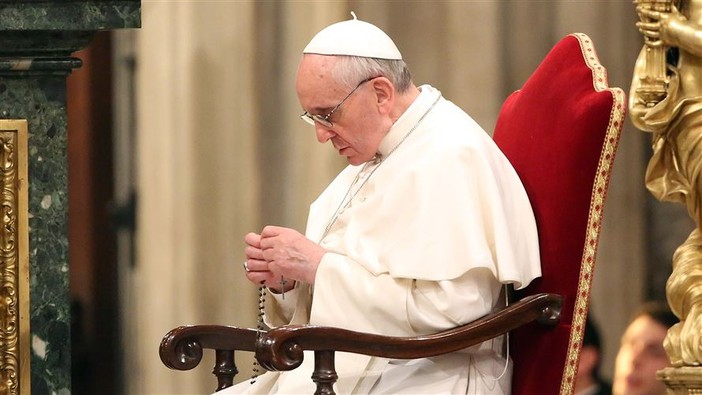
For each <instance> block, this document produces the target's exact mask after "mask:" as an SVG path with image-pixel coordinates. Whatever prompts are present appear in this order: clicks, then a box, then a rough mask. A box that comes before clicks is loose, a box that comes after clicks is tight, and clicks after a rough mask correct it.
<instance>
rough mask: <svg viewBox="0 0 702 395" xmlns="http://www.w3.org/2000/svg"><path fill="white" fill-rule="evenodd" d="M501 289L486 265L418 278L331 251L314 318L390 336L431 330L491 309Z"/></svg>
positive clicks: (319, 275)
mask: <svg viewBox="0 0 702 395" xmlns="http://www.w3.org/2000/svg"><path fill="white" fill-rule="evenodd" d="M500 289H501V286H500V284H499V282H497V280H496V279H495V278H494V276H493V275H492V273H491V272H490V271H489V270H486V269H475V270H471V271H469V272H467V273H466V274H464V275H463V276H461V277H458V278H456V279H453V280H441V281H422V280H420V281H417V280H412V279H406V278H393V277H391V276H390V275H389V274H380V275H374V274H372V273H370V272H369V271H367V270H366V269H365V268H363V266H361V265H359V264H357V263H354V262H353V261H351V260H349V259H348V258H347V257H345V256H342V255H339V254H333V253H327V254H326V255H325V256H324V258H323V259H322V263H321V264H320V265H319V269H318V270H317V278H316V280H315V290H314V303H313V306H312V312H311V317H312V321H311V323H312V324H317V325H329V326H337V327H342V328H347V329H353V330H360V331H368V332H372V333H379V334H384V335H391V336H413V335H417V334H428V333H432V332H436V331H440V330H443V329H449V328H452V327H455V326H457V325H461V324H464V323H467V322H470V321H472V320H474V319H476V318H479V317H481V316H483V315H485V314H487V313H489V312H490V311H491V309H492V308H493V306H494V304H495V301H496V298H498V297H499V294H500Z"/></svg>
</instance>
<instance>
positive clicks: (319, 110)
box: [303, 106, 334, 115]
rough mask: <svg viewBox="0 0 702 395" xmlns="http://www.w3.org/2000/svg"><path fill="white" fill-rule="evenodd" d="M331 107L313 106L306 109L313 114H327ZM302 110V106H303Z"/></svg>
mask: <svg viewBox="0 0 702 395" xmlns="http://www.w3.org/2000/svg"><path fill="white" fill-rule="evenodd" d="M332 108H334V107H333V106H332V107H313V108H310V109H309V110H307V113H308V114H315V115H327V114H329V112H330V111H331V110H332ZM303 110H304V108H303Z"/></svg>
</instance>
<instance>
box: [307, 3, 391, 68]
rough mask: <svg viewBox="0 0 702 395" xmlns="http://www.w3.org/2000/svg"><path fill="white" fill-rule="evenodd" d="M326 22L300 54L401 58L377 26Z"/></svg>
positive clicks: (387, 37)
mask: <svg viewBox="0 0 702 395" xmlns="http://www.w3.org/2000/svg"><path fill="white" fill-rule="evenodd" d="M351 15H352V16H353V19H351V20H348V21H343V22H338V23H335V24H333V25H329V26H327V27H326V28H324V29H323V30H322V31H320V32H319V33H317V35H315V36H314V37H313V38H312V41H310V43H309V44H307V46H306V47H305V49H304V50H303V51H302V53H313V54H320V55H349V56H360V57H364V58H379V59H392V60H401V59H402V54H400V51H399V50H398V49H397V47H396V46H395V43H394V42H393V41H392V39H391V38H390V37H389V36H388V35H387V34H385V32H384V31H382V30H380V29H379V28H378V27H377V26H375V25H372V24H370V23H368V22H363V21H359V20H358V19H356V14H354V13H353V12H352V13H351Z"/></svg>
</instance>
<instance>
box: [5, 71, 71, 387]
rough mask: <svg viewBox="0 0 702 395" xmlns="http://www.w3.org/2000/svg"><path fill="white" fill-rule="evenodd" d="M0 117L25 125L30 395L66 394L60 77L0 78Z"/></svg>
mask: <svg viewBox="0 0 702 395" xmlns="http://www.w3.org/2000/svg"><path fill="white" fill-rule="evenodd" d="M0 118H4V119H27V120H28V121H29V150H28V151H29V228H30V231H29V262H30V330H31V348H32V362H31V370H32V394H51V393H58V394H67V393H70V387H71V380H70V372H71V370H70V368H71V356H70V351H71V349H70V331H69V328H70V297H69V276H68V270H69V266H68V232H67V229H68V227H67V219H68V201H67V198H68V196H67V190H68V166H67V157H66V148H67V136H66V81H65V77H64V76H43V77H34V78H7V77H0Z"/></svg>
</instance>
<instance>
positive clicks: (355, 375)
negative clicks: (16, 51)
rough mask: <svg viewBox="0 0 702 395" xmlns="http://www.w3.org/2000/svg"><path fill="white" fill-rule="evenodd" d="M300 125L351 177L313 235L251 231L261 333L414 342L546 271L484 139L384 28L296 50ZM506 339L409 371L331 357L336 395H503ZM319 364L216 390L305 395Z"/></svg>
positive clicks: (339, 34)
mask: <svg viewBox="0 0 702 395" xmlns="http://www.w3.org/2000/svg"><path fill="white" fill-rule="evenodd" d="M303 52H304V55H303V57H302V60H301V62H300V65H299V69H298V73H297V82H296V89H297V94H298V98H299V100H300V104H301V105H302V108H303V110H304V113H303V114H302V119H303V120H305V121H307V122H308V123H310V124H312V125H314V128H315V132H316V135H317V139H318V140H319V142H320V143H326V142H330V143H331V144H332V145H333V146H334V149H336V150H337V151H338V153H339V155H341V156H343V157H345V158H346V160H347V161H348V163H349V166H348V167H347V168H346V169H345V170H343V171H342V172H341V173H340V174H339V175H338V176H337V178H336V179H335V180H334V181H333V182H332V183H331V184H330V185H329V186H328V187H327V189H326V190H325V191H324V192H323V193H322V194H321V196H320V197H319V198H318V199H317V200H316V201H315V202H314V203H313V204H312V206H311V208H310V213H309V220H308V225H307V231H306V234H305V235H304V236H303V235H302V234H300V233H299V232H297V231H295V230H293V229H288V228H282V227H275V226H266V227H265V228H264V229H263V230H262V231H261V233H260V234H256V233H250V234H248V235H246V237H245V242H246V244H247V247H246V262H245V268H246V275H247V277H248V279H249V280H250V281H251V282H252V283H254V284H257V285H259V284H264V285H265V287H267V289H268V290H269V291H270V292H268V295H267V296H266V297H265V303H263V305H265V319H266V324H268V325H270V326H278V325H284V324H289V323H293V324H306V323H310V324H316V325H329V326H336V327H341V328H346V329H351V330H357V331H365V332H372V333H377V334H383V335H395V336H415V335H420V334H428V333H432V332H436V331H440V330H444V329H447V328H452V327H455V326H457V325H461V324H464V323H467V322H470V321H472V320H474V319H476V318H479V317H481V316H483V315H485V314H487V313H489V312H490V311H491V310H493V309H494V308H496V307H498V306H501V305H504V303H505V299H504V294H503V292H502V289H503V284H508V283H511V284H514V285H515V286H516V287H517V288H520V287H524V286H526V285H527V284H529V282H530V281H532V280H533V279H534V278H536V277H538V276H539V275H540V263H539V254H538V242H537V235H536V226H535V223H534V217H533V213H532V210H531V207H530V205H529V201H528V199H527V196H526V193H525V191H524V189H523V187H522V185H521V183H520V181H519V178H518V177H517V175H516V173H515V171H514V170H513V168H512V167H511V166H510V164H509V162H508V161H507V159H506V158H505V157H504V155H503V154H502V153H501V151H500V150H499V149H498V148H497V147H496V145H495V144H494V142H493V141H492V139H491V138H490V137H489V136H488V135H487V134H486V133H485V132H484V131H483V130H482V129H481V128H480V126H478V124H477V123H476V122H475V121H474V120H473V119H471V118H470V117H469V116H468V115H467V114H466V113H465V112H463V111H462V110H461V109H460V108H458V107H457V106H455V105H454V104H453V103H451V102H450V101H448V100H446V99H444V98H443V97H442V95H441V92H439V91H438V90H437V89H435V88H433V87H432V86H429V85H422V86H419V87H417V86H415V85H414V84H413V82H412V80H411V76H410V73H409V70H408V69H407V67H406V65H405V63H404V61H403V60H402V56H401V54H400V52H399V50H398V49H397V47H396V46H395V44H394V43H393V41H392V40H391V39H390V37H388V36H387V35H386V34H385V33H384V32H383V31H381V30H380V29H378V28H377V27H376V26H374V25H371V24H369V23H366V22H362V21H359V20H357V19H356V18H355V15H354V19H352V20H348V21H344V22H340V23H337V24H334V25H331V26H329V27H327V28H325V29H324V30H322V31H321V32H319V33H318V34H317V35H316V36H315V37H314V38H313V39H312V40H311V41H310V43H309V44H308V45H307V47H306V48H305V49H304V51H303ZM503 343H504V339H501V338H500V339H494V340H491V341H487V342H485V343H483V344H480V345H477V346H474V347H471V348H469V349H466V350H462V351H460V352H457V353H453V354H449V355H445V356H440V357H435V358H428V359H422V360H415V361H405V360H384V359H381V358H373V357H366V356H360V355H350V354H344V353H338V354H337V359H336V368H337V373H338V374H339V380H338V382H337V388H336V390H337V392H338V393H393V394H399V393H408V394H409V393H411V394H418V393H431V394H440V393H446V394H455V393H480V394H483V393H491V394H502V393H509V392H510V379H511V374H510V372H511V369H510V366H509V358H506V355H505V351H504V350H503ZM312 362H313V358H312V357H311V356H307V357H306V358H305V361H304V363H303V365H302V366H301V367H300V368H298V369H296V370H293V371H290V372H283V373H277V372H275V373H274V372H268V373H265V374H263V375H261V376H259V377H257V378H256V379H255V380H253V381H254V383H253V384H251V383H248V382H245V383H241V384H239V385H237V386H235V387H232V388H231V389H229V390H225V391H224V392H225V393H287V394H291V393H294V394H302V393H313V392H314V386H313V383H312V381H311V379H310V375H311V371H312V367H311V365H312Z"/></svg>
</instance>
